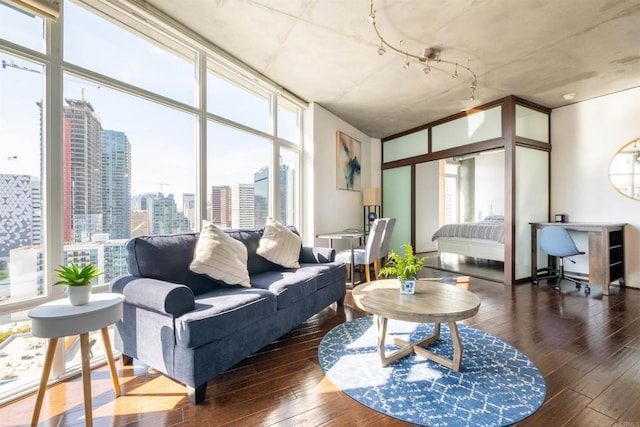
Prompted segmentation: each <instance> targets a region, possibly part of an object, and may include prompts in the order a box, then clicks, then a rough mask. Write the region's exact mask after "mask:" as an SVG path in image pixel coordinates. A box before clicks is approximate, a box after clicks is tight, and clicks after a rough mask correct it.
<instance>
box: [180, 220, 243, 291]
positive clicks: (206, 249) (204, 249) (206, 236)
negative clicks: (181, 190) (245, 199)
mask: <svg viewBox="0 0 640 427" xmlns="http://www.w3.org/2000/svg"><path fill="white" fill-rule="evenodd" d="M189 269H190V270H191V271H193V272H194V273H198V274H205V275H207V276H209V277H211V278H213V279H216V280H221V281H223V282H225V283H227V284H229V285H240V286H244V287H246V288H250V287H251V285H250V283H249V271H248V270H247V248H246V247H245V245H244V244H242V242H240V241H238V240H236V239H234V238H233V237H231V236H229V235H228V234H227V233H225V232H224V231H222V230H220V229H219V228H218V227H216V226H215V225H213V224H212V223H210V222H209V221H206V220H205V221H202V230H201V231H200V236H199V237H198V243H197V244H196V250H195V254H194V257H193V261H191V264H189Z"/></svg>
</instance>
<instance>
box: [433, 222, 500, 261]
mask: <svg viewBox="0 0 640 427" xmlns="http://www.w3.org/2000/svg"><path fill="white" fill-rule="evenodd" d="M431 240H432V241H435V242H436V245H437V247H438V252H440V253H442V252H446V253H453V254H458V255H464V256H470V257H476V258H483V259H489V260H493V261H503V262H504V217H503V216H502V215H490V216H487V217H486V218H485V219H484V220H482V221H478V222H465V223H458V224H445V225H444V226H442V227H440V228H439V229H438V231H436V232H435V233H434V234H433V236H432V237H431Z"/></svg>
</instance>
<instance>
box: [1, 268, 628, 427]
mask: <svg viewBox="0 0 640 427" xmlns="http://www.w3.org/2000/svg"><path fill="white" fill-rule="evenodd" d="M424 275H425V276H428V277H441V278H442V280H444V281H446V282H449V283H451V284H456V285H457V286H460V287H464V288H467V289H470V290H471V291H473V292H475V293H476V294H477V295H478V296H479V297H480V299H481V301H482V305H481V307H480V311H479V312H478V314H477V315H476V316H474V317H473V318H470V319H468V320H467V321H465V322H464V323H466V324H469V325H471V326H474V327H476V328H479V329H482V330H484V331H487V332H489V333H491V334H494V335H497V336H498V337H500V338H502V339H503V340H505V341H507V342H509V343H511V344H512V345H514V346H515V347H517V348H518V349H520V350H521V351H522V352H524V353H525V354H527V355H528V356H529V357H530V358H531V359H532V360H533V361H534V362H535V363H536V365H537V366H538V368H539V369H540V371H541V372H542V373H543V375H544V377H545V380H546V383H547V396H546V400H545V403H544V405H543V406H542V407H541V408H540V409H539V410H538V411H537V412H536V413H535V414H533V415H532V416H531V417H529V418H528V419H526V420H524V421H523V422H521V423H519V424H518V425H519V426H549V427H555V426H563V425H567V426H618V427H640V290H636V289H628V288H626V289H625V288H622V289H621V288H618V287H615V286H614V287H612V288H611V295H610V296H608V297H604V296H603V295H602V292H601V289H600V287H598V286H593V287H592V293H591V295H589V296H585V294H584V293H583V292H578V291H577V290H576V289H575V288H574V286H573V285H572V284H571V283H569V282H566V283H565V284H564V286H563V292H562V293H561V294H557V293H555V292H554V291H553V289H552V287H551V286H547V285H545V284H541V285H540V287H539V288H538V287H532V286H531V285H529V284H522V285H517V286H513V287H512V286H505V285H502V284H499V283H496V282H490V281H486V280H482V279H477V278H471V277H469V276H462V275H455V274H452V273H446V272H441V271H437V270H430V269H425V271H424ZM363 315H364V313H362V312H360V311H358V310H357V309H355V308H354V307H353V305H352V301H351V297H350V293H349V294H348V295H347V300H346V303H345V306H344V307H343V308H337V307H335V305H334V306H333V307H329V308H327V309H325V310H324V311H322V312H321V313H319V314H318V315H316V316H314V317H312V318H311V319H309V320H308V321H307V322H305V323H304V324H303V325H301V326H300V327H298V328H297V329H295V330H294V331H292V332H291V333H289V334H287V335H286V336H284V337H283V338H282V339H280V340H279V341H277V342H275V343H273V344H272V345H269V346H268V347H266V348H264V349H263V350H262V351H260V352H259V353H258V354H255V355H254V356H252V357H250V358H248V359H246V360H245V361H243V362H242V363H240V364H239V365H237V366H235V367H234V368H233V369H230V370H229V371H228V372H226V373H224V374H223V375H220V376H218V377H217V378H215V379H214V380H212V381H210V382H209V386H208V389H207V399H206V400H205V402H204V403H203V404H202V405H200V406H191V405H190V404H189V403H188V401H187V399H186V397H185V394H184V393H185V390H184V387H183V386H181V385H180V384H177V383H175V382H174V381H172V380H170V379H167V378H166V377H164V376H163V375H160V374H158V373H155V372H153V371H150V370H149V369H147V368H146V367H145V366H142V365H140V364H137V363H135V364H134V366H132V367H131V366H127V367H122V366H120V364H118V365H119V368H120V369H119V375H120V382H121V385H122V390H123V395H122V396H121V397H118V398H117V399H116V398H115V396H114V393H113V388H112V387H113V384H111V379H110V377H109V373H108V370H107V369H106V367H102V368H98V369H96V370H94V371H93V372H92V379H93V380H92V389H93V414H94V425H96V426H107V425H108V426H154V427H155V426H225V425H245V426H254V425H260V426H263V425H278V426H291V425H295V426H317V425H327V426H344V425H347V426H391V425H393V426H401V425H408V424H406V423H403V422H401V421H398V420H395V419H393V418H390V417H387V416H384V415H381V414H379V413H377V412H374V411H373V410H370V409H368V408H366V407H364V406H362V405H361V404H359V403H357V402H356V401H354V400H352V399H351V398H349V397H347V396H346V395H344V394H343V393H341V392H340V391H337V390H336V389H335V388H334V387H333V386H332V384H331V383H330V382H329V381H328V380H327V379H325V377H324V375H323V372H322V370H321V369H320V367H319V365H318V358H317V348H318V344H319V343H320V340H321V339H322V337H323V336H324V334H326V333H327V331H329V330H330V329H331V328H332V327H333V326H335V325H338V324H339V323H341V322H344V321H346V320H349V319H352V318H355V317H359V316H363ZM462 363H463V364H464V356H463V360H462ZM34 402H35V396H34V395H30V396H28V397H25V398H23V399H20V400H18V401H16V402H14V403H11V404H9V405H5V406H4V407H2V408H0V425H3V426H14V425H28V423H29V420H30V418H31V413H32V411H33V406H34ZM83 424H84V411H83V404H82V381H81V379H80V378H76V379H73V380H70V381H67V382H64V383H61V384H58V385H55V386H52V387H50V388H49V390H48V391H47V394H46V397H45V402H44V405H43V409H42V414H41V417H40V425H45V426H79V425H83Z"/></svg>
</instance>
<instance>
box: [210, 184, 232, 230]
mask: <svg viewBox="0 0 640 427" xmlns="http://www.w3.org/2000/svg"><path fill="white" fill-rule="evenodd" d="M210 203H211V205H210V209H209V221H211V222H212V223H214V224H216V225H220V226H222V227H224V228H230V227H231V223H232V208H231V187H229V186H228V185H223V186H215V185H214V186H213V187H211V197H210Z"/></svg>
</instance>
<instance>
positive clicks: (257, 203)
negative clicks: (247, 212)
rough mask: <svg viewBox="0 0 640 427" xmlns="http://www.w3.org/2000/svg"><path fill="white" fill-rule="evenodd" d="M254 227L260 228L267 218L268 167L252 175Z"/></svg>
mask: <svg viewBox="0 0 640 427" xmlns="http://www.w3.org/2000/svg"><path fill="white" fill-rule="evenodd" d="M253 187H254V189H253V194H254V201H253V203H254V216H255V218H254V221H255V224H254V227H255V228H262V227H264V225H265V224H266V223H267V217H268V216H269V167H268V166H265V167H263V168H262V169H260V170H259V171H258V172H256V173H254V174H253Z"/></svg>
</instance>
